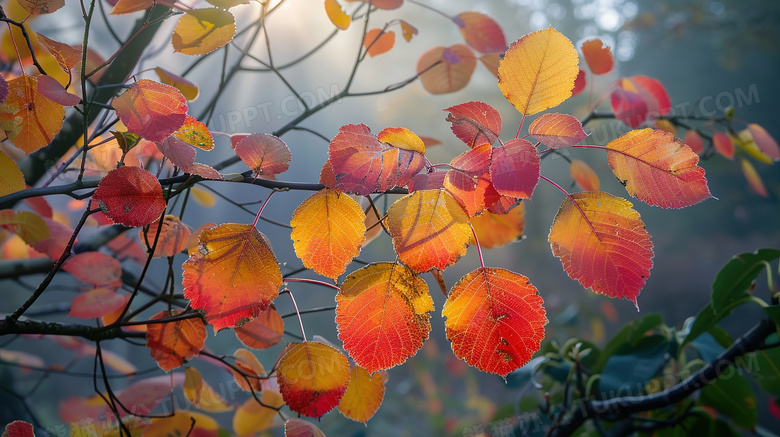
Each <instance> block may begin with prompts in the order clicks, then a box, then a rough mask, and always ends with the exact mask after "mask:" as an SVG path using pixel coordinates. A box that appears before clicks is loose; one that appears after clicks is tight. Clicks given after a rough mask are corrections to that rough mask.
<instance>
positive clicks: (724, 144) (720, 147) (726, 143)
mask: <svg viewBox="0 0 780 437" xmlns="http://www.w3.org/2000/svg"><path fill="white" fill-rule="evenodd" d="M712 145H713V146H715V150H717V151H718V153H720V154H721V155H723V156H725V157H726V158H728V159H731V160H733V159H734V143H733V142H732V141H731V138H729V136H728V135H726V134H725V133H723V132H715V133H714V134H713V135H712Z"/></svg>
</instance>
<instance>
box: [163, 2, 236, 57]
mask: <svg viewBox="0 0 780 437" xmlns="http://www.w3.org/2000/svg"><path fill="white" fill-rule="evenodd" d="M235 34H236V23H235V18H234V17H233V14H231V13H230V12H228V11H224V10H222V9H219V8H205V9H192V10H189V11H187V12H186V13H185V14H184V15H183V16H182V17H181V19H180V20H179V24H177V25H176V29H174V30H173V37H172V39H171V42H172V43H173V50H174V51H176V52H177V53H183V54H185V55H192V56H197V55H205V54H206V53H210V52H212V51H214V50H216V49H218V48H220V47H222V46H224V45H225V44H227V43H229V42H230V41H232V40H233V36H235Z"/></svg>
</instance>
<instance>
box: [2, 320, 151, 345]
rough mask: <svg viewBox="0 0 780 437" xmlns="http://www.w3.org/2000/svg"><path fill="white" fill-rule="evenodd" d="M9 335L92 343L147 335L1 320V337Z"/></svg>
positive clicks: (27, 321)
mask: <svg viewBox="0 0 780 437" xmlns="http://www.w3.org/2000/svg"><path fill="white" fill-rule="evenodd" d="M9 334H36V335H71V336H74V337H81V338H85V339H87V340H91V341H103V340H111V339H114V338H145V337H146V333H144V332H138V331H123V330H122V328H121V327H119V326H117V327H112V328H106V327H94V326H87V325H75V324H62V323H54V322H42V321H39V320H29V319H25V320H16V321H11V320H8V319H7V318H6V319H3V320H0V336H2V335H9Z"/></svg>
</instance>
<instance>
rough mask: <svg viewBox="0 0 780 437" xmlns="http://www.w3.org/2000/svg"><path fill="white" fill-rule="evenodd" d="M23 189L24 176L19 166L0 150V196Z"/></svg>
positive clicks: (24, 186)
mask: <svg viewBox="0 0 780 437" xmlns="http://www.w3.org/2000/svg"><path fill="white" fill-rule="evenodd" d="M25 188H26V185H25V183H24V175H23V174H22V171H21V170H20V169H19V165H18V164H17V163H16V162H14V160H13V159H11V157H9V156H8V155H6V154H5V153H4V152H3V151H2V150H0V196H5V195H6V194H11V193H15V192H17V191H22V190H24V189H25Z"/></svg>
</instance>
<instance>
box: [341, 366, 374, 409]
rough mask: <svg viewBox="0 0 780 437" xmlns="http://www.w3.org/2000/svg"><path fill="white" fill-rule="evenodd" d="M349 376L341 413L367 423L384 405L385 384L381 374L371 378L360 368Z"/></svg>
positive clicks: (352, 371)
mask: <svg viewBox="0 0 780 437" xmlns="http://www.w3.org/2000/svg"><path fill="white" fill-rule="evenodd" d="M349 375H350V377H349V385H348V386H347V391H346V393H344V397H342V398H341V402H339V411H341V414H343V415H344V416H346V417H348V418H350V419H352V420H354V421H357V422H361V423H366V422H368V419H370V418H371V417H372V416H373V415H374V413H376V411H377V410H378V409H379V406H380V405H382V398H383V397H384V395H385V382H384V381H383V380H382V375H380V374H379V372H376V373H374V375H373V376H371V375H369V374H368V372H367V371H366V369H364V368H362V367H360V366H355V367H353V368H352V370H351V371H350V373H349Z"/></svg>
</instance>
